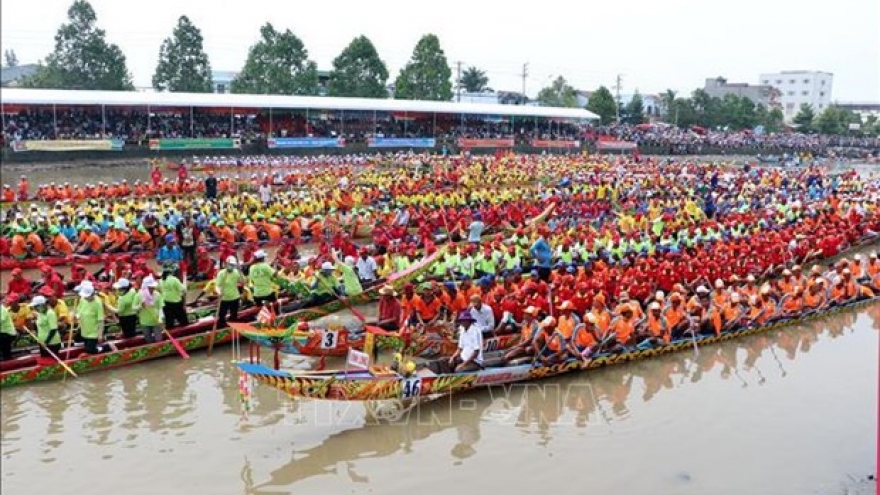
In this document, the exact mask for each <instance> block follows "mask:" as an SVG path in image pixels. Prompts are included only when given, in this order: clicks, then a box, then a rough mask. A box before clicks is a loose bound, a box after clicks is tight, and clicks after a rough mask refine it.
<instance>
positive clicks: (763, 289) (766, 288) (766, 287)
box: [761, 284, 770, 294]
mask: <svg viewBox="0 0 880 495" xmlns="http://www.w3.org/2000/svg"><path fill="white" fill-rule="evenodd" d="M769 293H770V286H769V285H767V284H764V285H762V286H761V294H769Z"/></svg>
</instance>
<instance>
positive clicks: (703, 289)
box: [697, 285, 709, 294]
mask: <svg viewBox="0 0 880 495" xmlns="http://www.w3.org/2000/svg"><path fill="white" fill-rule="evenodd" d="M708 293H709V289H707V288H706V287H705V286H703V285H701V286H699V287H697V294H708Z"/></svg>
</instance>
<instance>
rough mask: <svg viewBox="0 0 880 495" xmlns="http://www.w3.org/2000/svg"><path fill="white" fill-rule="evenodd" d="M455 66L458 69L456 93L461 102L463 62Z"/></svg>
mask: <svg viewBox="0 0 880 495" xmlns="http://www.w3.org/2000/svg"><path fill="white" fill-rule="evenodd" d="M455 66H456V67H457V69H456V73H457V74H458V75H456V76H455V89H456V91H455V92H456V94H457V95H458V97H457V99H458V101H459V102H461V60H459V61H458V62H456V63H455Z"/></svg>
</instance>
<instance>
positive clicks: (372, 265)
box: [354, 256, 379, 280]
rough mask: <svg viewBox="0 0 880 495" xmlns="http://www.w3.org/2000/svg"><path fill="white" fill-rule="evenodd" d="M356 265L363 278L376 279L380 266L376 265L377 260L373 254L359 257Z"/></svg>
mask: <svg viewBox="0 0 880 495" xmlns="http://www.w3.org/2000/svg"><path fill="white" fill-rule="evenodd" d="M354 267H355V269H356V270H357V274H358V277H359V278H360V279H361V280H376V270H378V268H379V267H378V266H376V260H374V259H373V258H372V256H367V259H363V258H358V259H357V261H356V262H355V263H354Z"/></svg>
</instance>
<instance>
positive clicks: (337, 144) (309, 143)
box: [268, 137, 345, 149]
mask: <svg viewBox="0 0 880 495" xmlns="http://www.w3.org/2000/svg"><path fill="white" fill-rule="evenodd" d="M268 144H269V148H271V149H279V148H344V147H345V139H343V138H316V137H289V138H285V137H279V138H269V141H268Z"/></svg>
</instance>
